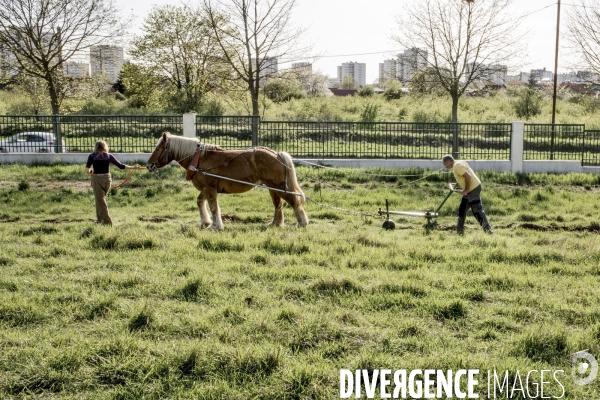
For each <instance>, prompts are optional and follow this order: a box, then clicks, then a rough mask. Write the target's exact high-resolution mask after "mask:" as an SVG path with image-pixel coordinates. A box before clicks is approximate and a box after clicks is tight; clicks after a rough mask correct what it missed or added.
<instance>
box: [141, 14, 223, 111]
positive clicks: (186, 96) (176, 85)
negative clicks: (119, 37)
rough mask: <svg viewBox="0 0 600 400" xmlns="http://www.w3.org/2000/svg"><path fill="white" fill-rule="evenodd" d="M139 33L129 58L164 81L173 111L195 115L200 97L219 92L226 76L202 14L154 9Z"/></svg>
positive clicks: (207, 21)
mask: <svg viewBox="0 0 600 400" xmlns="http://www.w3.org/2000/svg"><path fill="white" fill-rule="evenodd" d="M214 18H215V20H216V21H221V17H220V16H218V15H216V14H215V16H214ZM142 30H143V34H142V35H141V36H137V37H136V38H134V40H133V42H132V49H131V51H130V54H131V55H132V57H134V58H135V59H136V61H139V62H140V63H141V64H142V65H144V66H145V67H147V68H149V69H150V70H152V71H154V72H155V73H156V74H158V75H162V76H164V77H165V78H166V82H167V83H168V84H169V85H170V88H171V96H170V97H171V103H172V108H173V109H174V110H175V111H177V112H188V111H199V110H200V108H201V104H202V101H203V99H204V96H205V95H206V94H207V93H209V92H212V91H215V90H218V89H220V88H221V87H222V86H223V82H224V79H225V78H227V77H228V76H229V75H230V68H229V66H228V65H226V64H225V63H224V62H223V55H222V51H221V48H220V46H219V44H218V43H217V41H216V40H215V37H214V34H213V30H212V29H211V25H210V21H209V19H208V18H207V15H206V13H205V12H204V10H202V9H200V8H197V9H193V8H191V7H189V6H180V7H177V6H170V5H167V6H162V7H154V8H153V9H152V11H151V12H150V13H149V14H148V16H147V17H146V20H145V22H144V25H143V28H142Z"/></svg>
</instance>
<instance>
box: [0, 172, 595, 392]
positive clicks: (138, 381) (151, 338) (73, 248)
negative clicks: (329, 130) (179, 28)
mask: <svg viewBox="0 0 600 400" xmlns="http://www.w3.org/2000/svg"><path fill="white" fill-rule="evenodd" d="M363 172H368V173H372V174H377V173H380V174H387V175H390V174H396V175H397V177H391V178H390V177H375V176H373V177H370V178H369V179H366V180H365V179H363V178H364V175H359V173H363ZM430 172H431V171H421V170H417V169H410V170H385V169H371V170H367V171H365V170H358V169H346V170H328V169H323V170H320V171H317V170H315V169H312V168H306V167H299V168H298V175H299V176H300V181H301V185H302V187H303V189H304V191H305V193H306V194H307V195H308V196H310V197H311V198H315V199H319V203H322V204H326V205H328V206H331V207H333V208H326V207H322V206H319V205H317V204H315V203H312V202H308V203H307V204H306V209H307V212H308V215H309V217H310V218H311V223H310V224H309V225H308V226H307V227H306V228H296V227H295V226H293V221H294V218H293V215H292V212H291V209H290V208H289V207H285V208H284V213H285V217H286V222H287V225H286V226H285V227H283V228H268V227H267V226H266V224H267V223H268V222H265V221H268V220H269V217H270V216H272V213H273V209H272V203H271V199H270V197H269V195H268V193H267V192H266V191H262V190H253V191H250V192H247V193H244V194H241V195H222V196H220V197H219V201H220V205H221V208H222V211H223V213H225V214H228V215H229V217H230V218H228V219H227V220H226V221H225V230H224V231H223V232H212V231H206V230H200V229H199V228H198V224H199V217H198V212H197V207H196V200H195V199H196V196H197V191H196V190H195V189H193V188H192V187H191V186H190V185H189V182H186V181H185V178H184V171H183V170H182V169H175V168H170V167H168V168H166V169H164V170H162V171H161V172H160V174H149V173H146V172H141V171H138V173H136V174H134V177H133V178H132V180H131V181H130V182H128V185H129V186H127V188H126V189H118V190H117V191H116V192H115V193H113V194H111V195H109V197H108V203H109V209H110V212H111V216H112V219H113V222H114V225H113V227H112V228H111V227H106V226H98V225H95V224H94V223H93V216H94V215H95V214H94V202H93V195H92V193H91V190H90V187H89V181H88V180H87V179H88V177H87V176H86V175H85V172H84V171H82V168H81V166H69V165H57V166H33V167H27V166H16V165H12V166H7V165H2V166H0V177H1V178H0V202H2V205H3V207H2V209H1V210H0V243H1V245H0V268H1V269H2V275H1V276H0V348H2V357H0V376H1V377H2V378H1V379H0V393H2V396H0V397H6V398H13V397H14V398H41V397H48V398H65V399H67V398H68V399H75V398H77V399H109V398H110V399H112V398H128V399H129V398H131V399H133V398H156V399H164V398H202V399H204V398H206V399H209V398H218V399H251V398H252V399H254V398H258V399H294V398H298V399H300V398H310V399H331V398H337V397H338V396H339V370H340V369H341V368H344V369H358V368H361V369H367V370H373V369H381V368H389V369H392V370H394V369H416V368H419V369H425V368H439V369H453V370H456V369H460V368H471V369H480V370H481V371H487V370H488V369H491V370H493V369H497V370H498V371H499V372H500V373H503V372H504V371H505V370H508V371H509V372H510V376H511V377H515V376H516V373H517V371H520V373H521V376H523V372H524V371H529V370H531V369H537V370H538V371H539V370H542V369H550V370H564V371H565V373H564V374H563V375H558V376H559V377H560V379H561V383H562V384H563V385H565V389H566V396H565V398H567V399H584V398H586V399H587V398H590V399H592V398H594V396H597V393H599V392H600V381H598V380H597V381H595V382H594V383H592V384H590V385H588V386H585V387H581V386H577V385H575V384H573V382H572V380H571V377H570V373H571V367H570V354H572V353H574V352H576V351H579V350H583V349H589V352H590V353H591V354H593V355H595V356H596V358H598V356H600V342H599V338H600V312H599V311H598V310H599V309H600V307H599V306H600V289H598V288H599V287H600V286H599V283H600V281H599V279H600V249H599V236H598V231H593V230H586V229H580V228H589V227H593V226H599V223H600V220H599V218H598V215H599V213H598V211H599V208H600V206H599V203H598V201H597V197H598V192H599V190H600V187H599V186H600V180H599V179H598V176H597V175H592V174H564V175H557V174H531V175H522V174H510V173H492V172H483V173H481V174H480V177H481V178H482V180H483V181H484V183H485V189H484V191H483V203H484V207H485V209H486V211H487V213H488V217H489V220H490V222H491V224H492V226H493V227H494V229H495V233H494V234H493V235H486V234H484V233H483V232H482V230H481V229H480V228H479V226H478V225H477V223H476V221H475V219H474V218H473V217H472V216H469V217H468V220H467V225H466V228H467V229H466V234H465V235H464V236H457V235H456V234H455V233H454V232H453V231H452V230H451V228H452V226H453V224H454V218H455V217H454V216H455V213H456V211H457V207H458V202H459V198H458V195H456V197H451V198H450V199H449V200H448V202H447V203H446V204H445V205H444V207H442V209H441V210H440V213H441V216H440V218H439V219H438V229H435V230H433V231H432V232H430V233H429V234H428V233H427V232H426V230H425V229H424V227H423V225H424V223H425V221H423V220H420V219H411V218H408V217H400V216H398V217H396V218H394V221H395V222H396V227H397V229H396V230H394V231H385V230H383V229H382V227H381V225H382V222H383V219H381V218H377V217H372V216H360V215H356V214H354V213H348V212H344V211H342V210H341V209H347V210H352V211H357V212H362V213H364V214H371V215H374V214H376V211H377V209H378V208H379V207H383V205H384V204H385V199H386V198H387V199H388V200H389V201H390V203H391V208H392V209H393V210H406V211H419V210H423V209H425V208H435V207H436V206H437V205H438V204H439V202H441V200H442V199H443V198H444V196H445V194H446V189H445V188H446V186H447V185H446V183H447V181H448V179H449V177H448V176H447V175H444V174H440V175H432V176H431V177H429V178H427V179H425V180H423V181H419V182H417V183H413V184H411V185H409V186H403V185H405V184H406V183H408V182H410V181H411V179H412V180H414V179H416V178H414V177H413V178H408V177H404V176H403V175H409V174H420V173H430ZM115 173H116V174H118V173H119V172H118V171H116V172H115ZM115 179H116V178H115ZM23 180H26V181H27V182H28V183H29V185H30V188H29V189H27V190H19V184H20V182H22V181H23ZM159 186H160V187H161V188H162V190H157V191H155V193H154V195H153V196H150V197H148V196H147V189H149V188H155V187H159ZM317 188H318V192H317V191H316V190H315V189H317ZM233 216H235V218H234V217H233ZM49 220H50V221H51V222H48V221H49ZM526 224H529V225H532V226H533V225H535V226H541V227H545V228H548V229H546V230H539V231H538V230H532V229H527V226H529V225H526ZM479 380H480V382H485V381H486V376H485V375H483V374H482V375H480V377H479ZM559 389H560V388H559ZM486 390H487V389H486V385H485V384H482V385H481V390H480V393H479V394H480V396H481V397H485V396H486V395H487V393H486ZM552 393H553V394H554V395H557V396H558V395H560V391H558V392H556V391H555V388H553V389H552ZM546 395H548V394H547V393H546Z"/></svg>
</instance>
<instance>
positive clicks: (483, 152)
mask: <svg viewBox="0 0 600 400" xmlns="http://www.w3.org/2000/svg"><path fill="white" fill-rule="evenodd" d="M253 127H255V128H254V129H257V130H258V132H257V133H258V134H257V139H258V140H257V143H256V144H258V145H261V146H267V147H270V148H272V149H274V150H285V151H287V152H288V153H290V154H291V155H292V156H294V157H318V158H342V157H348V158H384V159H388V158H420V159H438V158H441V157H442V156H443V155H444V154H448V153H452V137H453V133H454V129H457V130H458V136H459V143H458V145H459V153H460V154H461V157H463V158H478V159H496V160H497V159H500V160H508V159H509V158H510V136H511V135H510V132H511V125H510V124H484V123H482V124H476V123H465V124H463V123H461V124H456V125H455V124H451V123H412V122H373V123H369V122H310V121H259V120H258V119H256V117H245V116H228V117H215V116H198V117H197V118H196V132H197V136H198V138H199V139H200V140H201V141H203V142H207V143H213V144H217V145H219V146H221V147H224V148H236V147H244V146H251V145H252V130H253Z"/></svg>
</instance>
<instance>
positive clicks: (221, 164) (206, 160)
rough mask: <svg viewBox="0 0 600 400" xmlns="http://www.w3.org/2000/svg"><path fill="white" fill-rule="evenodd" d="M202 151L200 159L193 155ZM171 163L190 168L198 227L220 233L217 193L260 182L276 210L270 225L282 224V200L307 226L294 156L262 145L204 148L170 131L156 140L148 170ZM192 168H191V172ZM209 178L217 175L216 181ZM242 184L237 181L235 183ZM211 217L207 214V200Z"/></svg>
mask: <svg viewBox="0 0 600 400" xmlns="http://www.w3.org/2000/svg"><path fill="white" fill-rule="evenodd" d="M198 150H200V152H199V154H198V156H199V158H197V157H195V154H196V152H197V151H198ZM196 159H197V160H198V161H197V164H195V165H194V167H196V168H197V169H196V172H191V171H190V168H189V167H190V164H192V163H195V162H196ZM171 161H177V163H179V165H181V166H182V167H183V168H185V169H186V170H188V179H189V178H190V176H191V175H192V174H193V176H191V180H192V183H193V184H194V187H195V188H196V189H198V190H199V191H200V194H199V195H198V200H197V204H198V209H199V210H200V228H209V229H216V230H222V229H223V220H222V219H221V209H220V208H219V203H218V202H217V194H218V193H243V192H247V191H249V190H250V189H252V188H253V187H254V185H250V184H244V183H241V182H249V183H251V184H258V183H260V184H262V185H264V186H268V187H269V188H272V189H278V190H280V191H277V190H272V189H269V193H270V194H271V199H272V200H273V205H274V206H275V215H274V216H273V221H272V222H271V226H283V202H282V200H285V201H286V202H287V203H288V204H289V205H290V206H292V208H293V209H294V215H295V216H296V219H297V220H298V226H306V225H307V224H308V216H307V215H306V211H304V208H303V205H304V202H305V201H306V197H305V196H304V193H303V192H302V189H300V186H299V185H298V179H297V178H296V169H295V168H294V163H293V162H292V157H291V156H290V155H289V154H288V153H285V152H275V151H273V150H271V149H269V148H266V147H253V148H248V149H243V150H225V149H223V148H221V147H219V146H216V145H208V144H203V143H200V142H199V141H198V139H195V138H184V137H181V136H175V135H171V134H170V133H168V132H165V133H163V136H162V137H161V138H160V139H159V140H158V144H157V145H156V149H155V150H154V152H153V153H152V155H151V156H150V158H149V159H148V163H147V165H146V167H147V168H148V171H150V172H154V171H156V170H157V169H158V168H162V167H164V166H165V165H167V164H169V163H170V162H171ZM192 169H193V168H192ZM208 174H210V175H218V176H220V177H223V178H217V177H214V176H209V175H208ZM233 180H236V181H241V182H235V181H233ZM207 200H208V205H209V207H210V211H211V214H212V219H211V217H210V216H209V215H208V212H207V210H206V201H207Z"/></svg>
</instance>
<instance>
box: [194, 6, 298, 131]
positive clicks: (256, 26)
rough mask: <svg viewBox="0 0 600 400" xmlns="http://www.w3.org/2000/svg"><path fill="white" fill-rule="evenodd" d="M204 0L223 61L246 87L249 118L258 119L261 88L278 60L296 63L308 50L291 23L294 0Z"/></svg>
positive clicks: (274, 68)
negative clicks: (285, 59)
mask: <svg viewBox="0 0 600 400" xmlns="http://www.w3.org/2000/svg"><path fill="white" fill-rule="evenodd" d="M203 1H204V7H205V9H206V10H207V13H208V18H209V21H210V23H211V28H212V29H213V32H214V36H215V39H216V40H217V43H218V44H219V46H220V47H221V51H222V53H223V57H224V60H225V61H226V62H227V63H228V64H229V65H230V67H231V69H232V70H233V71H234V75H235V77H236V78H237V79H239V80H241V81H242V82H243V83H244V85H245V86H246V89H247V91H248V93H249V95H250V100H251V103H252V115H255V116H260V105H259V95H260V88H261V87H262V86H263V81H265V80H267V79H268V77H269V75H271V74H272V73H274V72H275V70H276V67H275V66H276V65H277V59H278V58H283V57H285V58H287V59H290V60H298V59H300V58H301V55H302V54H303V53H304V52H305V51H307V47H303V46H301V45H300V36H301V35H302V33H303V32H304V31H303V30H302V29H297V28H294V26H293V24H292V10H293V8H294V7H295V5H296V0H203ZM257 129H258V127H257V126H254V127H253V131H254V132H253V133H256V132H257Z"/></svg>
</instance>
